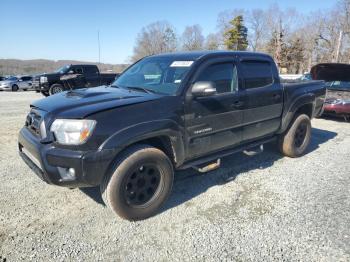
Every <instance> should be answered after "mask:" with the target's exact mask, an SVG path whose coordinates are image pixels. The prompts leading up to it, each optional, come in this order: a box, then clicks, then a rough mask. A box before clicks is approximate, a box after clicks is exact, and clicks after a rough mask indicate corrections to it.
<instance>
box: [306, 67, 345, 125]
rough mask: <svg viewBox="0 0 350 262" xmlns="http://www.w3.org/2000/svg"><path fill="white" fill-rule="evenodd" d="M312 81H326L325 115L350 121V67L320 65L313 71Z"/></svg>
mask: <svg viewBox="0 0 350 262" xmlns="http://www.w3.org/2000/svg"><path fill="white" fill-rule="evenodd" d="M311 76H312V79H317V80H324V81H326V88H327V94H326V100H325V104H324V113H323V114H324V115H330V116H340V117H343V118H344V119H345V120H346V121H348V120H350V65H349V64H336V63H329V64H318V65H316V66H314V67H313V68H312V69H311Z"/></svg>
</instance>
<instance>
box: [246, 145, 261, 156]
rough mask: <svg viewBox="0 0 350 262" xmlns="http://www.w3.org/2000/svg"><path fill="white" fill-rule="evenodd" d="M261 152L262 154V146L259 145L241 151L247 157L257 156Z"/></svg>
mask: <svg viewBox="0 0 350 262" xmlns="http://www.w3.org/2000/svg"><path fill="white" fill-rule="evenodd" d="M262 152H264V145H260V146H258V147H254V148H251V149H247V150H243V153H244V154H246V155H247V156H255V155H258V154H260V153H262Z"/></svg>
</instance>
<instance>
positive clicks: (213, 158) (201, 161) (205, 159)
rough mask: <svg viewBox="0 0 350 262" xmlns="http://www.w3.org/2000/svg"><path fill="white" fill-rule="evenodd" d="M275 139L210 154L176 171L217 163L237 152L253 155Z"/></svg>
mask: <svg viewBox="0 0 350 262" xmlns="http://www.w3.org/2000/svg"><path fill="white" fill-rule="evenodd" d="M275 140H276V137H268V138H265V139H260V140H259V141H256V142H252V143H250V144H248V145H247V144H246V145H242V146H237V147H234V148H230V149H226V150H223V151H220V152H217V153H213V154H210V155H208V156H205V157H202V158H197V159H194V160H190V161H188V162H186V163H184V164H183V165H182V166H179V167H178V169H180V170H183V169H187V168H193V167H195V168H196V167H198V166H201V165H203V164H206V163H210V162H211V161H217V159H220V158H222V157H225V156H228V155H232V154H234V153H237V152H242V151H247V152H250V151H251V150H252V149H253V151H254V153H255V148H257V147H260V146H261V145H263V144H266V143H269V142H272V141H275Z"/></svg>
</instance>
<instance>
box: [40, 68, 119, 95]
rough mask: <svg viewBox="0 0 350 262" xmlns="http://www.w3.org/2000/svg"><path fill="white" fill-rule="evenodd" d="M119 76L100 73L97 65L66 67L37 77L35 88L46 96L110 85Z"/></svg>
mask: <svg viewBox="0 0 350 262" xmlns="http://www.w3.org/2000/svg"><path fill="white" fill-rule="evenodd" d="M118 75H119V74H113V73H100V71H99V69H98V67H97V66H96V65H65V66H63V67H61V68H59V69H57V70H56V71H55V72H53V73H49V74H42V75H36V76H35V77H34V80H33V86H34V88H35V90H36V91H37V92H41V93H42V94H43V95H44V96H49V95H53V94H56V93H59V92H63V91H66V90H72V89H77V88H82V87H96V86H101V85H110V84H111V83H112V82H113V81H114V80H115V78H116V76H118Z"/></svg>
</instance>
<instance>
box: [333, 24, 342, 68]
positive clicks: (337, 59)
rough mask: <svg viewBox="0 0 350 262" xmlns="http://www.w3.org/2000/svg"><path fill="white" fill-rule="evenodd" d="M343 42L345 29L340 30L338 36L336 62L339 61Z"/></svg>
mask: <svg viewBox="0 0 350 262" xmlns="http://www.w3.org/2000/svg"><path fill="white" fill-rule="evenodd" d="M342 42H343V30H340V32H339V38H338V45H337V49H336V52H335V62H336V63H338V62H339V54H340V49H341V44H342Z"/></svg>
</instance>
